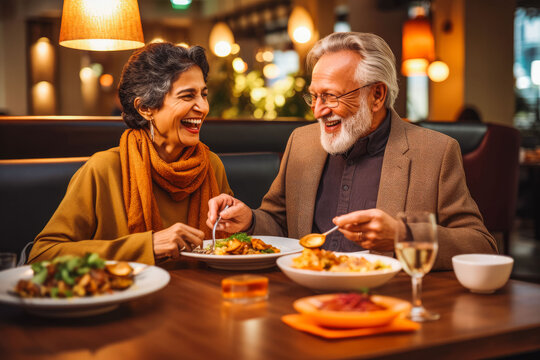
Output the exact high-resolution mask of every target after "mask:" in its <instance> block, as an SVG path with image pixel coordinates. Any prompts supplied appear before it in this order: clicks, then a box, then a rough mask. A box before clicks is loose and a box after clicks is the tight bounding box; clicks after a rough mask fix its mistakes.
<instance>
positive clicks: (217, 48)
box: [213, 41, 231, 57]
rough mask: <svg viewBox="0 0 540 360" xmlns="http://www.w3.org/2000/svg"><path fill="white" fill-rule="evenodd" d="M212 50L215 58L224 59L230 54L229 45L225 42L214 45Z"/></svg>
mask: <svg viewBox="0 0 540 360" xmlns="http://www.w3.org/2000/svg"><path fill="white" fill-rule="evenodd" d="M213 50H214V54H216V55H217V56H219V57H225V56H228V55H229V54H230V53H231V44H229V43H228V42H227V41H220V42H218V43H216V45H214V47H213Z"/></svg>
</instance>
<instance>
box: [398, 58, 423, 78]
mask: <svg viewBox="0 0 540 360" xmlns="http://www.w3.org/2000/svg"><path fill="white" fill-rule="evenodd" d="M428 65H429V62H428V61H427V60H426V59H409V60H405V61H404V62H403V64H402V65H401V73H402V74H403V75H405V76H421V75H423V76H425V75H426V74H427V68H428Z"/></svg>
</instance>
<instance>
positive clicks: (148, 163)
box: [120, 129, 219, 239]
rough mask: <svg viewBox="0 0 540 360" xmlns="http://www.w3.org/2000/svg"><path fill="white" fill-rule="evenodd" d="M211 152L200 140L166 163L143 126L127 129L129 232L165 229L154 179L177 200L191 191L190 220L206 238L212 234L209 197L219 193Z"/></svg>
mask: <svg viewBox="0 0 540 360" xmlns="http://www.w3.org/2000/svg"><path fill="white" fill-rule="evenodd" d="M208 153H209V150H208V147H207V146H206V145H204V144H203V143H201V142H199V143H198V144H197V145H195V146H191V147H186V148H185V149H184V150H183V151H182V154H181V155H180V158H179V159H178V160H177V161H175V162H173V163H167V162H165V161H164V160H163V159H161V158H160V157H159V155H158V153H157V151H156V149H155V148H154V146H153V144H152V140H150V138H149V136H148V135H147V134H146V132H145V131H144V130H142V129H128V130H126V131H125V132H124V133H123V134H122V137H121V138H120V162H121V165H122V188H123V193H124V206H125V208H126V213H127V217H128V229H129V232H130V233H137V232H144V231H149V230H153V231H159V230H162V229H163V223H162V221H161V216H160V214H159V209H158V206H157V203H156V199H155V197H154V193H153V191H152V185H153V183H152V180H153V181H154V182H155V183H156V184H157V185H159V186H160V187H161V188H162V189H163V190H165V191H167V192H168V193H169V195H170V197H171V198H172V199H173V200H175V201H181V200H183V199H185V198H186V197H187V196H190V195H191V198H190V200H189V207H188V219H187V224H188V225H189V226H192V227H194V228H197V229H200V230H202V231H203V232H204V233H205V239H208V238H210V236H211V234H212V233H211V231H210V229H209V228H208V227H207V226H206V219H207V214H208V200H209V199H210V198H212V197H214V196H216V195H219V188H218V184H217V181H216V176H215V174H214V170H213V168H212V166H211V165H210V158H209V156H208Z"/></svg>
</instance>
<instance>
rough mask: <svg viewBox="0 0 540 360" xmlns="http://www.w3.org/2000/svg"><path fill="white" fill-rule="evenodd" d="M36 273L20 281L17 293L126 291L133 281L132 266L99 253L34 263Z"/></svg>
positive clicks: (63, 295)
mask: <svg viewBox="0 0 540 360" xmlns="http://www.w3.org/2000/svg"><path fill="white" fill-rule="evenodd" d="M31 268H32V270H33V271H34V276H33V277H32V279H30V280H19V282H18V283H17V285H16V287H15V292H16V293H17V294H18V295H19V296H21V297H24V298H31V297H52V298H70V297H74V296H80V297H82V296H92V295H99V294H105V293H111V292H113V290H124V289H127V288H129V287H130V286H131V285H132V284H133V277H134V274H133V268H132V267H131V266H130V265H129V263H127V262H124V261H119V262H116V263H112V264H107V263H106V262H105V260H103V259H101V258H100V257H99V255H98V254H96V253H87V254H86V255H85V256H83V257H80V256H74V255H63V256H58V257H56V258H54V259H53V260H51V261H49V260H44V261H40V262H37V263H34V264H32V265H31Z"/></svg>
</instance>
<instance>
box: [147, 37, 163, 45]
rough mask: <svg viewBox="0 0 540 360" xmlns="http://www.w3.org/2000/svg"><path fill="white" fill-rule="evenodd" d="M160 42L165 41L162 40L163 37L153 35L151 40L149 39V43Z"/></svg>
mask: <svg viewBox="0 0 540 360" xmlns="http://www.w3.org/2000/svg"><path fill="white" fill-rule="evenodd" d="M162 42H165V40H163V38H160V37H155V38H153V39H152V40H150V44H154V43H162Z"/></svg>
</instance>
